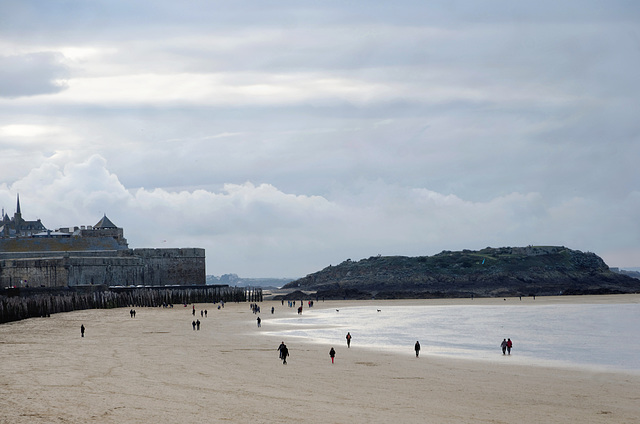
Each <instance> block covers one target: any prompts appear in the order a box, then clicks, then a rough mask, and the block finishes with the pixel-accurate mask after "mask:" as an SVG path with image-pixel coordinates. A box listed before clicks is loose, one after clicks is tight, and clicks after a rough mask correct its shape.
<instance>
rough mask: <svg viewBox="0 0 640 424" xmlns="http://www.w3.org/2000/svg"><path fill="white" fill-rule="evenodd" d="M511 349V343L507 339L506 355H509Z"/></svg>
mask: <svg viewBox="0 0 640 424" xmlns="http://www.w3.org/2000/svg"><path fill="white" fill-rule="evenodd" d="M512 347H513V342H512V341H511V339H507V355H511V348H512Z"/></svg>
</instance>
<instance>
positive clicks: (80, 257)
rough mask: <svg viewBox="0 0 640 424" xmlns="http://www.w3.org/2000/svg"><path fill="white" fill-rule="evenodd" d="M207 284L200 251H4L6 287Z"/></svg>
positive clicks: (0, 276)
mask: <svg viewBox="0 0 640 424" xmlns="http://www.w3.org/2000/svg"><path fill="white" fill-rule="evenodd" d="M205 283H206V275H205V251H204V249H200V248H182V249H179V248H176V249H126V250H104V251H41V252H15V253H12V252H0V287H26V286H29V287H61V286H82V285H107V286H169V285H187V286H191V285H204V284H205Z"/></svg>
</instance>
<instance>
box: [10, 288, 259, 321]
mask: <svg viewBox="0 0 640 424" xmlns="http://www.w3.org/2000/svg"><path fill="white" fill-rule="evenodd" d="M262 300H263V296H262V289H261V288H251V289H246V288H242V287H198V288H194V287H189V288H179V287H172V288H167V289H159V288H136V289H129V290H118V291H115V290H109V289H106V290H100V291H91V292H82V291H67V292H60V291H56V292H50V293H47V292H39V293H30V294H26V295H21V294H18V295H15V296H5V295H0V323H5V322H11V321H19V320H22V319H27V318H34V317H48V316H50V315H51V314H55V313H59V312H70V311H75V310H80V309H109V308H120V307H130V306H136V307H143V306H150V307H156V306H163V305H173V304H176V305H182V304H189V303H215V302H247V301H250V302H261V301H262Z"/></svg>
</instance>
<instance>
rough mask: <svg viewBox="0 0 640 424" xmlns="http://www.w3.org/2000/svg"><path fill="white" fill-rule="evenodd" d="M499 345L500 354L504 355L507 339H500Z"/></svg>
mask: <svg viewBox="0 0 640 424" xmlns="http://www.w3.org/2000/svg"><path fill="white" fill-rule="evenodd" d="M500 347H501V348H502V354H503V355H506V353H507V339H502V343H500Z"/></svg>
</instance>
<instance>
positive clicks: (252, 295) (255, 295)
mask: <svg viewBox="0 0 640 424" xmlns="http://www.w3.org/2000/svg"><path fill="white" fill-rule="evenodd" d="M245 293H246V294H245V297H246V298H247V301H248V302H252V303H254V302H262V300H263V296H262V288H261V287H247V288H246V289H245Z"/></svg>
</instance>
